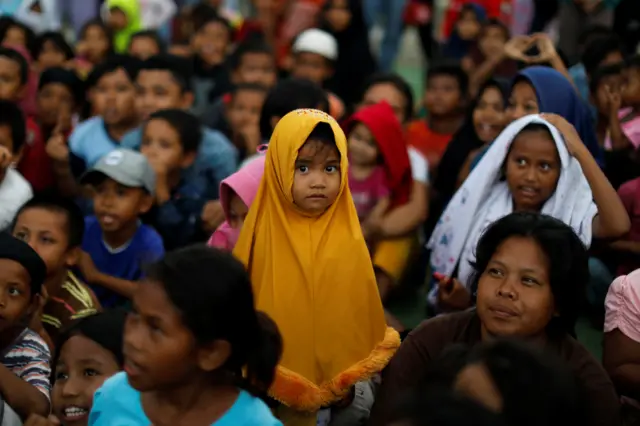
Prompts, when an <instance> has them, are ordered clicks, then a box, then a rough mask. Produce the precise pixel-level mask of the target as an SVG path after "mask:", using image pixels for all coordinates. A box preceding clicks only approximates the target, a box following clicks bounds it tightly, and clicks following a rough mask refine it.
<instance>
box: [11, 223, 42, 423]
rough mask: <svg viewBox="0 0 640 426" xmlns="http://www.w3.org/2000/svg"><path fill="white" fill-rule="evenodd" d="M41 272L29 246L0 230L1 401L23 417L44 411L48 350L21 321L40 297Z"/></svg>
mask: <svg viewBox="0 0 640 426" xmlns="http://www.w3.org/2000/svg"><path fill="white" fill-rule="evenodd" d="M46 273H47V267H46V266H45V264H44V262H43V261H42V259H41V258H40V256H38V254H37V253H36V252H35V251H33V249H32V248H31V247H29V246H28V245H27V244H26V243H24V242H22V241H20V240H18V239H16V238H13V237H12V236H10V235H7V234H5V233H0V316H1V318H2V320H1V321H0V396H1V397H2V399H3V400H4V401H2V402H0V404H3V403H5V404H7V405H8V406H9V407H10V408H12V409H13V410H14V411H15V412H16V413H17V414H18V415H20V417H22V418H26V417H28V416H29V414H32V413H33V414H39V415H43V416H44V415H47V414H49V387H50V383H49V375H50V374H51V369H50V367H49V363H50V360H51V354H50V353H49V349H48V348H47V344H46V343H45V342H44V341H43V340H42V338H41V337H40V336H38V335H37V334H36V333H35V332H33V331H32V330H29V329H28V328H26V327H25V324H26V323H27V321H28V318H29V317H30V316H31V315H32V314H33V313H34V312H35V311H36V309H37V308H38V305H39V303H40V291H41V289H42V283H43V282H44V280H45V276H46ZM0 408H6V407H2V405H0ZM5 411H6V410H5ZM5 415H6V412H5Z"/></svg>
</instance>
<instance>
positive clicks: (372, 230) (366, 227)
mask: <svg viewBox="0 0 640 426" xmlns="http://www.w3.org/2000/svg"><path fill="white" fill-rule="evenodd" d="M361 227H362V235H364V239H365V240H367V241H368V240H371V239H374V238H375V237H377V236H378V235H380V232H381V231H382V218H381V217H372V216H371V215H369V217H368V218H366V219H365V220H364V221H363V222H362V225H361Z"/></svg>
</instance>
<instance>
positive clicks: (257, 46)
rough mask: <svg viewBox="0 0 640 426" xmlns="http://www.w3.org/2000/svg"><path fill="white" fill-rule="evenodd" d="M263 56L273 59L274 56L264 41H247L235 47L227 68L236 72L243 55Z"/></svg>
mask: <svg viewBox="0 0 640 426" xmlns="http://www.w3.org/2000/svg"><path fill="white" fill-rule="evenodd" d="M252 53H253V54H260V53H262V54H265V55H269V56H271V57H273V58H274V61H275V54H274V52H273V49H272V48H271V46H269V45H268V44H267V43H266V42H265V41H264V40H261V39H249V40H247V41H244V42H242V43H240V44H239V45H238V47H236V49H235V50H234V51H233V53H232V54H231V56H230V57H229V66H230V67H231V69H232V70H237V69H238V68H240V65H242V60H243V59H244V57H245V55H249V54H252Z"/></svg>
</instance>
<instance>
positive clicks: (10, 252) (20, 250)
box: [0, 232, 47, 297]
mask: <svg viewBox="0 0 640 426" xmlns="http://www.w3.org/2000/svg"><path fill="white" fill-rule="evenodd" d="M0 259H9V260H13V261H14V262H17V263H19V264H20V265H22V267H23V268H24V269H26V270H27V273H28V274H29V277H30V278H31V280H30V282H29V287H30V288H31V297H33V296H34V295H36V294H40V292H41V291H42V285H43V284H44V280H45V278H46V277H47V266H46V265H45V263H44V260H42V258H41V257H40V256H39V255H38V253H36V251H35V250H34V249H32V248H31V246H29V244H27V243H25V242H24V241H22V240H19V239H17V238H15V237H13V236H12V235H9V234H7V233H6V232H0Z"/></svg>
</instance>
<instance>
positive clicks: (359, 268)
mask: <svg viewBox="0 0 640 426" xmlns="http://www.w3.org/2000/svg"><path fill="white" fill-rule="evenodd" d="M318 123H328V124H329V125H330V126H331V128H332V130H333V134H334V136H335V141H336V145H337V147H338V151H339V152H340V156H341V159H340V174H341V183H340V192H339V194H338V197H337V198H336V201H335V202H334V203H333V204H332V205H331V206H330V207H329V208H328V209H327V210H326V211H325V212H324V213H322V214H320V215H316V216H312V215H309V214H305V213H304V212H302V211H301V210H300V209H299V208H298V207H297V206H295V205H294V203H293V196H292V192H291V191H292V187H293V178H294V172H295V161H296V158H297V156H298V150H299V149H300V148H301V147H302V145H303V144H304V143H305V142H306V140H307V138H308V136H309V134H310V133H311V132H312V131H313V129H314V128H315V127H316V125H318ZM266 156H267V157H266V161H265V167H264V177H263V179H262V182H261V184H260V188H259V189H258V193H257V195H256V198H255V200H254V202H253V204H252V205H251V208H250V210H249V213H248V215H247V218H246V220H245V222H244V225H243V227H242V232H241V233H240V237H239V239H238V242H237V244H236V246H235V249H234V251H233V254H234V255H235V256H236V257H237V258H238V259H240V260H241V261H242V262H244V264H245V265H246V267H247V269H248V270H249V272H250V274H251V281H252V283H253V290H254V294H255V298H256V308H257V309H258V310H261V311H264V312H266V313H267V314H269V315H270V316H271V317H272V318H273V319H274V320H275V322H276V323H277V324H278V327H279V329H280V332H281V333H282V336H283V339H284V354H283V356H282V360H281V362H280V365H279V367H278V370H277V372H276V380H275V382H274V385H273V386H272V388H271V390H270V394H271V396H272V397H273V398H275V399H277V400H278V401H280V402H282V403H283V404H285V405H286V406H288V407H291V408H293V409H295V410H299V411H309V412H313V411H317V410H318V409H320V408H321V407H323V406H328V405H330V404H332V403H334V402H336V401H338V400H340V399H342V398H343V397H344V396H345V395H346V394H347V393H348V392H349V390H350V388H351V386H353V385H354V384H355V383H356V382H359V381H362V380H366V379H368V378H369V377H371V376H372V375H374V374H376V373H377V372H379V371H381V370H382V369H383V368H384V367H385V365H386V364H387V363H388V361H389V360H390V358H391V357H392V356H393V354H394V352H395V350H396V349H397V348H398V346H399V345H400V339H399V336H398V333H397V332H395V331H394V330H393V329H391V328H387V326H386V323H385V318H384V311H383V308H382V303H381V301H380V296H379V294H378V287H377V285H376V280H375V276H374V272H373V266H372V263H371V257H370V255H369V251H368V250H367V246H366V244H365V241H364V238H363V236H362V232H361V228H360V223H359V221H358V215H357V213H356V209H355V206H354V204H353V200H352V199H351V193H350V191H349V185H348V184H347V167H348V163H347V143H346V138H345V135H344V133H343V132H342V129H340V126H339V125H338V123H337V122H336V121H335V120H334V119H333V118H332V117H330V116H329V115H327V114H325V113H324V112H321V111H317V110H312V109H302V110H295V111H292V112H290V113H289V114H287V115H285V116H284V117H283V118H282V119H281V120H280V122H279V123H278V125H277V126H276V128H275V131H274V133H273V136H272V137H271V141H270V143H269V149H268V150H267V154H266Z"/></svg>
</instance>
